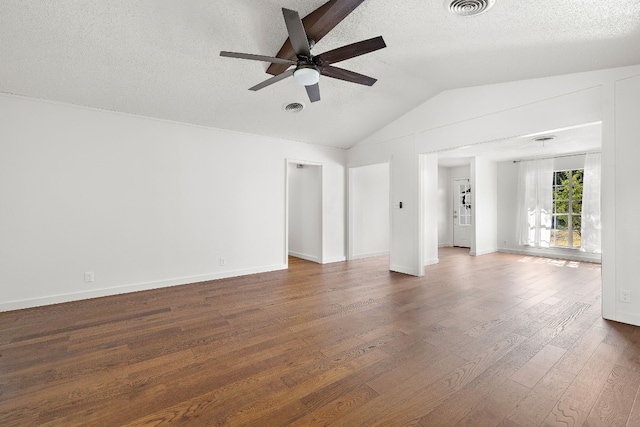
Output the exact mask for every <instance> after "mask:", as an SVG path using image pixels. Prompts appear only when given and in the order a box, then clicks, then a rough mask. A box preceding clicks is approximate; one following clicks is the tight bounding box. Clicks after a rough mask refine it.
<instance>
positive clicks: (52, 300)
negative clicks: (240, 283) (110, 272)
mask: <svg viewBox="0 0 640 427" xmlns="http://www.w3.org/2000/svg"><path fill="white" fill-rule="evenodd" d="M286 269H287V266H286V265H285V264H276V265H269V266H264V267H257V268H247V269H241V270H232V271H223V272H220V273H212V274H204V275H199V276H188V277H180V278H173V279H168V280H160V281H157V282H145V283H134V284H130V285H121V286H114V287H111V288H103V289H92V290H89V291H82V292H73V293H68V294H60V295H49V296H43V297H38V298H30V299H25V300H17V301H9V302H3V303H0V312H2V311H11V310H20V309H23V308H31V307H40V306H43V305H51V304H59V303H64V302H71V301H79V300H83V299H89V298H99V297H106V296H111V295H119V294H127V293H130V292H138V291H148V290H150V289H159V288H166V287H169V286H178V285H187V284H190V283H198V282H206V281H209V280H217V279H225V278H228V277H237V276H246V275H248V274H257V273H266V272H269V271H276V270H286Z"/></svg>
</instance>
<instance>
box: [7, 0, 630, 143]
mask: <svg viewBox="0 0 640 427" xmlns="http://www.w3.org/2000/svg"><path fill="white" fill-rule="evenodd" d="M323 3H325V0H306V1H301V0H277V1H276V0H260V1H257V0H217V1H203V0H198V1H195V0H194V1H182V2H177V1H169V0H140V1H123V0H100V1H95V0H94V1H84V2H77V1H72V0H52V1H25V0H3V1H2V2H0V41H1V42H0V91H1V92H6V93H11V94H18V95H24V96H29V97H35V98H42V99H47V100H53V101H59V102H64V103H71V104H77V105H81V106H88V107H94V108H99V109H105V110H113V111H119V112H124V113H131V114H137V115H142V116H148V117H153V118H160V119H166V120H172V121H178V122H185V123H190V124H195V125H202V126H211V127H216V128H222V129H228V130H232V131H241V132H248V133H254V134H260V135H266V136H273V137H279V138H286V139H291V140H297V141H303V142H308V143H314V144H321V145H327V146H334V147H340V148H348V147H350V146H352V145H354V144H355V143H357V142H358V141H360V140H361V139H363V138H364V137H366V136H368V135H370V134H371V133H373V132H374V131H376V130H377V129H379V128H381V127H382V126H384V125H385V124H387V123H389V122H390V121H392V120H394V119H395V118H397V117H399V116H401V115H402V114H404V113H406V112H407V111H409V110H411V109H412V108H414V107H416V106H417V105H419V104H420V103H422V102H424V101H426V100H427V99H429V98H430V97H432V96H433V95H435V94H437V93H439V92H440V91H442V90H446V89H451V88H459V87H466V86H474V85H484V84H491V83H500V82H506V81H513V80H522V79H528V78H535V77H545V76H550V75H558V74H566V73H573V72H580V71H589V70H595V69H602V68H610V67H619V66H626V65H634V64H640V1H638V0H615V1H602V0H571V1H558V0H537V1H523V0H496V3H495V6H494V7H493V8H492V9H490V10H489V11H487V12H485V13H483V14H480V15H478V16H473V17H460V16H455V15H453V14H451V13H450V12H449V11H447V10H446V9H445V7H444V5H443V1H442V0H405V1H402V2H390V1H382V0H364V2H363V3H362V4H361V5H360V6H358V7H357V8H356V9H355V11H353V12H352V13H351V14H350V15H349V16H347V18H346V19H344V20H343V21H342V22H341V23H340V24H338V26H337V27H336V28H335V29H334V30H333V31H331V32H330V33H329V34H328V35H327V36H326V37H325V38H323V39H322V40H321V41H320V42H318V43H317V45H316V46H315V47H314V48H313V51H312V53H314V54H318V53H322V52H324V51H327V50H330V49H333V48H336V47H339V46H342V45H346V44H349V43H353V42H356V41H359V40H363V39H368V38H372V37H375V36H379V35H382V36H383V37H384V39H385V41H386V44H387V48H385V49H382V50H379V51H376V52H373V53H370V54H368V55H364V56H361V57H357V58H353V59H349V60H347V61H345V62H342V63H340V66H342V67H344V68H347V69H350V70H353V71H356V72H359V73H362V74H366V75H369V76H372V77H375V78H377V79H378V81H377V83H376V84H375V85H374V86H372V87H367V86H361V85H357V84H352V83H346V82H343V81H340V80H335V79H331V78H327V77H321V80H320V90H321V96H322V100H321V101H320V102H316V103H313V104H311V103H310V102H309V101H308V98H307V95H306V92H305V90H304V88H303V87H301V86H299V85H297V84H296V83H295V82H294V81H293V79H287V80H283V81H281V82H279V83H276V84H274V85H272V86H269V87H267V88H265V89H263V90H260V91H258V92H252V91H249V90H247V89H248V88H249V87H251V86H254V85H255V84H257V83H259V82H261V81H263V80H266V79H267V78H268V77H270V76H269V75H268V74H266V73H265V70H266V68H267V65H268V64H266V63H262V62H255V61H244V60H239V59H233V58H223V57H220V56H219V53H220V51H221V50H228V51H235V52H248V53H259V54H263V55H269V56H275V55H276V53H277V52H278V50H279V49H280V47H281V46H282V44H283V43H284V41H285V40H286V39H287V30H286V27H285V23H284V20H283V17H282V11H281V8H282V7H287V8H290V9H294V10H297V11H298V12H299V13H300V15H301V16H302V17H304V16H305V15H307V14H309V13H310V12H312V11H313V10H315V9H317V8H318V7H319V6H321V5H322V4H323ZM291 102H301V103H303V104H304V105H305V108H304V109H303V110H302V111H301V112H297V113H290V112H285V111H284V109H283V107H284V106H285V105H286V104H289V103H291Z"/></svg>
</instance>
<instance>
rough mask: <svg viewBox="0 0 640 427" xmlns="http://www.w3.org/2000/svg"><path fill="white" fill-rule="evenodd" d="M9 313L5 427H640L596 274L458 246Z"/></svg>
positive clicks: (3, 353) (622, 348)
mask: <svg viewBox="0 0 640 427" xmlns="http://www.w3.org/2000/svg"><path fill="white" fill-rule="evenodd" d="M387 264H388V259H387V258H371V259H365V260H358V261H351V262H344V263H335V264H327V265H318V264H314V263H310V262H306V261H302V260H298V259H295V258H291V260H290V268H289V271H280V272H273V273H265V274H257V275H252V276H244V277H238V278H232V279H225V280H218V281H211V282H204V283H197V284H192V285H185V286H177V287H172V288H164V289H159V290H154V291H146V292H138V293H135V294H127V295H119V296H113V297H107V298H99V299H94V300H86V301H79V302H73V303H67V304H59V305H54V306H48V307H41V308H34V309H27V310H20V311H14V312H6V313H0V425H2V426H5V427H7V426H80V425H89V426H125V425H126V426H161V425H166V424H178V425H190V426H191V425H193V426H286V425H298V426H327V425H332V426H504V427H507V426H554V425H562V426H580V425H585V426H586V425H589V426H624V425H628V426H638V425H640V399H638V395H639V393H640V328H637V327H633V326H629V325H624V324H619V323H615V322H608V321H605V320H603V319H602V318H601V316H600V306H601V298H600V295H601V292H600V283H601V282H600V266H599V265H597V264H590V263H580V262H571V261H559V260H551V259H545V258H534V257H524V256H519V255H510V254H499V253H496V254H489V255H484V256H481V257H471V256H469V255H468V251H467V250H465V249H458V248H446V249H442V250H441V251H440V263H439V264H438V265H434V266H429V267H427V268H426V276H425V277H424V278H416V277H411V276H405V275H402V274H397V273H391V272H389V271H388V270H387Z"/></svg>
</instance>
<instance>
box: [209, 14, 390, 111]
mask: <svg viewBox="0 0 640 427" xmlns="http://www.w3.org/2000/svg"><path fill="white" fill-rule="evenodd" d="M282 14H283V16H284V22H285V24H286V26H287V32H288V33H289V40H290V41H291V46H292V48H293V51H294V53H295V55H296V60H293V59H286V58H278V57H274V56H265V55H254V54H250V53H237V52H226V51H222V52H220V56H226V57H230V58H240V59H250V60H254V61H265V62H270V63H271V64H281V65H285V66H287V67H288V68H286V69H285V70H284V71H282V72H280V73H278V74H276V75H275V76H274V77H271V78H270V79H267V80H265V81H263V82H262V83H258V84H257V85H255V86H253V87H250V88H249V90H253V91H256V90H260V89H262V88H265V87H267V86H269V85H272V84H274V83H276V82H279V81H281V80H284V79H286V78H287V77H290V76H293V78H294V79H295V80H296V82H298V83H299V84H301V85H304V86H305V88H306V90H307V95H308V96H309V100H310V101H311V102H316V101H320V87H319V85H318V81H319V79H320V75H323V76H327V77H332V78H334V79H339V80H344V81H347V82H351V83H358V84H362V85H367V86H371V85H373V84H374V83H375V82H376V79H374V78H373V77H369V76H365V75H363V74H359V73H356V72H353V71H349V70H345V69H344V68H338V67H334V66H333V65H331V64H334V63H336V62H340V61H344V60H347V59H350V58H355V57H356V56H360V55H364V54H366V53H370V52H373V51H376V50H378V49H382V48H384V47H386V46H387V45H386V44H385V42H384V40H383V39H382V36H378V37H374V38H372V39H368V40H363V41H360V42H357V43H352V44H349V45H346V46H342V47H339V48H337V49H333V50H330V51H328V52H324V53H322V54H319V55H312V54H311V49H312V48H313V46H314V45H315V41H314V40H310V39H309V38H308V37H307V33H306V31H305V29H304V26H303V24H302V20H301V19H300V15H298V12H296V11H295V10H290V9H286V8H282Z"/></svg>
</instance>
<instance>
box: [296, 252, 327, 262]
mask: <svg viewBox="0 0 640 427" xmlns="http://www.w3.org/2000/svg"><path fill="white" fill-rule="evenodd" d="M289 255H291V256H294V257H296V258H301V259H306V260H307V261H313V262H317V263H318V264H322V263H321V262H320V259H319V258H318V257H317V256H313V255H307V254H303V253H300V252H295V251H289Z"/></svg>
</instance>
